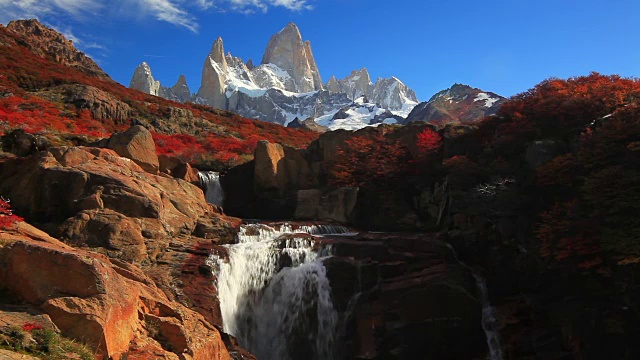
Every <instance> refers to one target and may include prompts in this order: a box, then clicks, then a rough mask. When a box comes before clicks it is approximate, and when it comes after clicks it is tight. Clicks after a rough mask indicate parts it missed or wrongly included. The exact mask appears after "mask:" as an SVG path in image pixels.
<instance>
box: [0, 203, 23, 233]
mask: <svg viewBox="0 0 640 360" xmlns="http://www.w3.org/2000/svg"><path fill="white" fill-rule="evenodd" d="M20 221H23V219H22V218H21V217H20V216H18V215H16V214H14V213H13V211H12V210H11V204H10V203H9V200H8V199H5V198H3V197H0V230H1V229H6V228H8V227H9V226H11V225H13V224H15V223H16V222H20Z"/></svg>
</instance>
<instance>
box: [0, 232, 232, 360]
mask: <svg viewBox="0 0 640 360" xmlns="http://www.w3.org/2000/svg"><path fill="white" fill-rule="evenodd" d="M0 234H1V235H2V236H3V239H4V235H6V234H7V233H6V232H5V231H1V230H0ZM12 235H13V239H12V240H11V242H10V243H9V244H8V245H6V246H4V247H2V248H0V264H2V266H1V267H0V288H2V289H4V291H8V292H9V293H11V294H12V295H13V296H16V297H18V298H20V299H22V300H23V301H24V302H26V303H29V304H32V305H33V306H35V307H37V308H39V309H40V310H41V311H43V312H44V313H46V314H47V315H48V316H49V317H50V318H51V321H52V322H53V323H54V324H55V326H57V327H58V328H59V329H60V330H61V331H62V334H63V335H64V336H67V337H70V338H73V339H76V340H78V341H82V342H85V343H87V344H89V345H90V346H91V347H93V348H95V349H97V350H98V351H99V352H100V353H101V354H102V356H104V357H105V358H120V357H121V356H126V354H127V353H128V352H129V351H130V350H135V345H136V344H139V343H145V342H146V343H152V344H153V343H157V344H162V346H158V347H157V348H156V351H157V353H156V355H157V356H159V357H164V356H165V355H166V356H170V355H171V354H172V353H173V354H178V355H181V356H182V354H183V353H186V354H189V356H190V358H192V359H203V360H204V359H231V357H230V355H229V353H228V351H227V350H226V346H225V344H224V342H223V340H222V337H221V335H220V333H219V332H218V331H217V330H216V329H215V327H213V326H212V325H209V324H208V323H207V322H206V320H204V318H203V317H202V316H201V315H200V314H197V313H195V312H193V311H192V310H190V309H188V308H186V307H184V306H182V305H180V304H178V303H175V302H172V301H170V300H169V299H167V297H166V296H165V295H164V293H163V292H161V291H160V290H158V289H157V288H156V287H155V285H154V284H153V281H152V280H151V279H149V278H148V277H146V276H145V275H144V273H143V272H142V271H140V270H139V269H137V268H136V267H133V266H131V265H127V264H125V263H117V262H116V263H114V262H112V261H110V260H109V259H107V258H106V257H104V256H101V255H97V254H94V253H91V252H87V251H82V250H76V249H71V248H69V247H67V246H65V245H58V244H55V243H52V242H48V240H47V239H46V238H45V239H44V240H45V241H39V239H37V238H32V237H25V236H24V235H20V234H19V233H12ZM152 325H157V329H158V330H157V331H156V330H154V328H153V326H152ZM132 347H133V348H134V349H130V348H132ZM134 352H135V351H134Z"/></svg>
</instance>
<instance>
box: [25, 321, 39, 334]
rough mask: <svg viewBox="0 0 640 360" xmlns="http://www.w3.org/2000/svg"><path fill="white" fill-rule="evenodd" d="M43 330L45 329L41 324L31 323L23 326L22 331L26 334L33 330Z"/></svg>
mask: <svg viewBox="0 0 640 360" xmlns="http://www.w3.org/2000/svg"><path fill="white" fill-rule="evenodd" d="M42 329H44V327H43V326H42V325H40V324H36V323H30V322H28V323H24V324H22V330H24V331H26V332H32V331H33V330H42Z"/></svg>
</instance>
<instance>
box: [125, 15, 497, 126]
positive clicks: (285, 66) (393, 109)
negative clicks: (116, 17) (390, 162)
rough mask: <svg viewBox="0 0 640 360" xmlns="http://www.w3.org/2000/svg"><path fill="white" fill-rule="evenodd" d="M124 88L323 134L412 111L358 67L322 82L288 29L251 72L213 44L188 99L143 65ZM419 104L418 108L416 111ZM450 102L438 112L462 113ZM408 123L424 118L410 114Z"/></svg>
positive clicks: (392, 89)
mask: <svg viewBox="0 0 640 360" xmlns="http://www.w3.org/2000/svg"><path fill="white" fill-rule="evenodd" d="M129 86H130V87H131V88H133V89H136V90H140V91H142V92H145V93H148V94H151V95H155V96H160V97H164V98H166V99H170V100H174V101H178V102H186V101H190V102H194V103H198V104H203V105H209V106H212V107H215V108H219V109H223V110H229V111H232V112H235V113H237V114H239V115H241V116H245V117H249V118H256V119H260V120H264V121H268V122H272V123H277V124H281V125H288V124H290V123H292V122H293V121H294V120H297V121H296V123H295V124H294V126H297V124H300V123H302V121H303V120H307V119H313V120H314V121H315V122H316V123H317V124H318V125H321V126H323V127H326V128H329V129H339V128H343V129H359V128H362V127H365V126H369V125H377V124H380V123H389V124H393V123H406V122H409V121H414V120H409V119H410V118H407V117H408V115H409V114H410V113H411V111H412V110H413V109H414V108H415V107H416V105H418V98H417V97H416V94H415V92H414V91H413V90H411V89H410V88H409V87H408V86H407V85H405V84H404V83H403V82H402V81H401V80H400V79H398V78H396V77H391V78H379V79H377V80H376V82H375V83H374V82H372V80H371V76H370V74H369V72H368V70H367V69H366V68H362V69H360V70H354V71H352V72H351V74H350V75H348V76H347V77H345V78H344V79H338V78H336V77H335V76H332V77H331V78H330V79H329V80H328V81H327V82H326V83H323V82H322V78H321V75H320V71H319V69H318V66H317V64H316V62H315V59H314V56H313V52H312V50H311V43H310V42H309V41H303V38H302V35H301V33H300V29H299V28H298V27H297V26H296V25H295V24H294V23H289V24H288V25H287V26H286V27H285V28H283V29H282V30H281V31H280V32H278V33H276V34H275V35H273V36H272V37H271V40H270V41H269V43H268V45H267V48H266V50H265V52H264V56H263V58H262V61H261V63H260V65H257V66H256V65H254V63H253V60H251V59H249V60H248V61H246V62H245V61H244V60H242V59H241V58H239V57H234V56H233V55H232V54H231V53H229V52H228V53H226V54H225V49H224V44H223V40H222V38H217V39H216V40H215V42H214V43H213V46H212V47H211V50H210V52H209V54H208V55H207V56H206V58H205V61H204V65H203V70H202V79H201V86H200V88H199V90H198V91H197V93H193V94H192V93H191V90H190V89H189V86H188V85H187V79H186V78H185V77H184V76H183V75H181V76H180V78H179V79H178V82H177V83H176V84H175V85H174V86H172V87H165V86H163V85H162V84H161V83H160V82H159V81H157V80H155V78H154V77H153V74H152V71H151V67H150V66H149V64H147V63H146V62H143V63H141V64H140V65H139V66H138V67H137V68H136V69H135V71H134V74H133V77H132V79H131V83H130V85H129ZM475 90H477V92H478V93H481V92H482V91H481V90H478V89H473V88H471V87H467V89H466V90H465V91H466V93H469V91H475ZM467 95H469V94H467ZM476 95H477V94H476ZM491 96H493V97H497V95H495V94H492V95H491ZM475 97H477V96H473V98H475ZM497 99H498V100H501V99H503V98H502V97H497ZM496 101H497V100H496ZM496 101H494V102H492V104H496V106H495V108H496V109H497V108H499V104H498V103H496ZM500 103H501V102H500ZM424 104H426V103H422V104H420V105H421V106H422V107H424V106H426V105H424ZM450 104H451V106H444V108H443V106H442V104H440V105H439V108H440V110H439V111H438V113H442V114H459V113H464V110H460V109H458V108H464V109H467V108H469V106H458V103H457V102H456V103H455V104H454V103H453V101H452V102H450ZM444 105H446V104H444ZM432 107H433V106H430V108H432ZM448 107H452V108H454V107H455V109H449V108H448ZM474 108H475V107H474ZM463 117H464V118H465V122H466V120H469V119H471V120H478V119H480V118H482V117H483V115H482V114H481V113H480V112H479V111H475V110H474V111H473V112H472V113H470V114H466V113H464V116H463ZM445 118H446V120H447V121H450V122H451V121H453V122H455V121H456V119H455V118H452V117H446V116H443V117H442V120H443V121H444V119H445ZM413 119H415V120H424V119H423V117H420V116H418V114H415V116H414V117H413ZM438 120H439V121H440V120H441V119H440V118H438ZM307 123H308V122H307Z"/></svg>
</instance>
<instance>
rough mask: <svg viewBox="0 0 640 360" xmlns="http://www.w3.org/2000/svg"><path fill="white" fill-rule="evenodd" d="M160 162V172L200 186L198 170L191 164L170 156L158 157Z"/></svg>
mask: <svg viewBox="0 0 640 360" xmlns="http://www.w3.org/2000/svg"><path fill="white" fill-rule="evenodd" d="M158 161H159V163H160V169H159V170H160V172H162V173H164V174H167V175H171V176H173V177H174V178H176V179H182V180H184V181H186V182H190V183H192V184H194V185H197V186H200V176H199V175H198V169H196V168H193V167H191V165H189V163H186V162H184V161H182V160H180V159H178V158H176V157H173V156H169V155H158Z"/></svg>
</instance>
